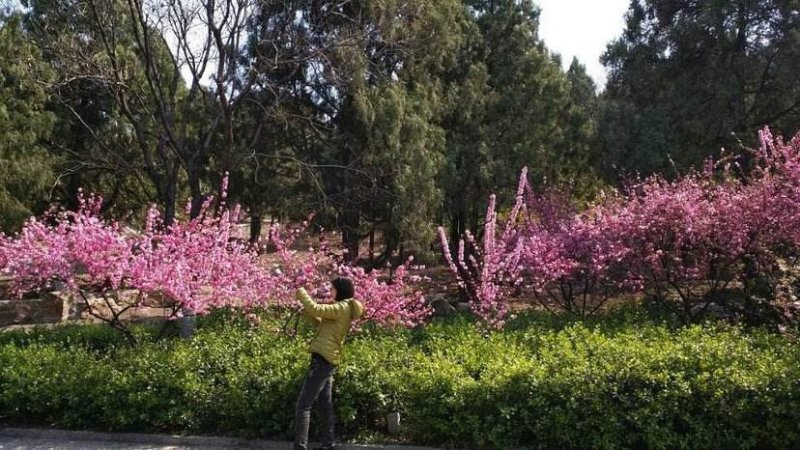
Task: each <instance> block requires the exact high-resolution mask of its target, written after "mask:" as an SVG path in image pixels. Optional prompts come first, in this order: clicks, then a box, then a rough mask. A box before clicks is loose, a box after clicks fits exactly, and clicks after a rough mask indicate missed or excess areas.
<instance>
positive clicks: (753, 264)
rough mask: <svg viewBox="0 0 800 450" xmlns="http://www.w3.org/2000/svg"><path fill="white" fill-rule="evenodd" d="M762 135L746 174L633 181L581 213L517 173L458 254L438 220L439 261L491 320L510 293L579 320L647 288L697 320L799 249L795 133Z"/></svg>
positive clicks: (709, 169)
mask: <svg viewBox="0 0 800 450" xmlns="http://www.w3.org/2000/svg"><path fill="white" fill-rule="evenodd" d="M761 141H762V144H761V148H760V149H759V150H758V151H756V152H755V154H754V163H753V166H752V168H750V169H749V170H744V169H742V168H741V167H739V166H738V165H736V164H731V163H730V162H729V160H727V159H723V160H721V161H720V162H719V163H716V164H714V163H713V162H711V161H709V163H708V164H707V165H706V166H705V168H704V170H703V171H702V172H691V173H689V174H688V175H686V176H684V177H681V178H679V179H677V180H675V181H667V180H665V179H663V178H662V177H658V176H654V177H651V178H649V179H646V180H644V181H638V182H635V183H633V184H632V185H630V186H629V187H628V188H627V189H626V191H625V192H624V193H622V194H614V195H611V196H609V197H607V198H603V199H601V201H600V202H598V203H597V204H596V205H593V206H590V207H588V208H587V209H586V210H584V211H582V212H576V211H575V209H574V208H571V206H570V202H569V200H568V199H567V198H565V197H564V196H559V195H556V194H554V193H553V192H548V193H544V194H535V193H533V192H532V190H531V189H530V186H529V185H528V182H527V179H526V178H527V177H526V170H525V169H523V171H522V175H521V177H520V182H519V187H518V190H517V195H516V201H515V203H514V205H513V207H512V208H511V212H510V213H509V214H508V217H507V219H506V220H505V221H504V222H503V223H502V224H497V213H496V212H495V209H496V203H495V198H494V196H492V197H491V198H490V201H489V207H488V210H487V214H486V222H485V225H484V229H483V233H482V235H481V242H480V243H477V242H476V239H475V238H474V237H473V236H472V235H471V234H470V233H467V234H466V235H465V237H464V238H463V239H462V240H461V241H460V244H459V247H458V254H457V257H456V258H453V256H452V255H451V252H450V249H449V247H448V245H447V237H446V236H445V235H444V231H443V229H441V228H440V230H439V233H440V238H441V242H442V247H443V251H444V255H445V259H446V260H447V262H448V265H449V267H450V268H451V270H452V272H453V273H454V274H455V275H456V277H457V279H458V282H459V286H460V287H461V288H462V291H464V293H465V295H467V297H468V298H469V299H470V302H471V303H472V305H473V309H474V311H475V312H476V313H478V314H479V315H480V316H481V317H483V318H485V319H487V320H488V321H489V322H491V323H495V324H498V325H502V321H501V319H500V318H501V317H502V316H503V315H504V314H505V312H506V309H507V304H508V301H509V299H510V298H511V296H512V294H514V295H516V296H518V297H521V298H523V299H524V298H535V299H537V300H538V301H539V302H540V303H541V304H542V305H544V306H545V307H548V308H551V307H553V306H556V307H559V308H561V309H564V310H566V311H570V312H573V313H577V314H579V315H582V316H585V315H588V314H591V313H593V312H594V311H596V310H597V309H598V308H600V307H601V306H602V305H603V304H605V302H606V301H607V300H609V299H610V298H612V297H615V296H620V295H623V294H637V293H642V292H646V293H648V294H650V295H651V296H652V297H654V298H657V299H660V300H662V301H664V302H665V304H669V305H673V304H677V305H678V306H680V308H679V310H678V312H679V313H680V315H681V316H682V317H684V318H685V319H687V320H693V319H695V318H697V317H700V316H702V315H703V314H704V313H705V312H706V311H707V309H708V308H709V306H710V305H711V304H712V302H722V300H721V294H722V293H723V292H726V291H730V290H732V289H733V290H738V291H740V292H743V293H744V294H745V295H744V296H745V297H746V298H750V297H752V295H753V294H754V293H755V291H754V290H753V289H752V287H753V286H754V285H755V283H754V280H756V279H759V280H764V279H767V280H769V279H771V278H770V277H771V274H772V272H774V271H775V270H776V267H779V266H781V265H784V266H785V262H786V261H787V260H788V259H789V258H788V256H790V255H795V254H796V253H797V250H798V244H800V135H798V136H797V137H795V138H794V139H792V140H791V141H790V142H788V143H784V142H783V141H782V140H781V139H780V138H777V139H776V138H773V137H772V136H771V134H770V133H769V130H768V129H765V130H764V131H762V133H761ZM793 260H796V258H793ZM676 300H677V302H676Z"/></svg>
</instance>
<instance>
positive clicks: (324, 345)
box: [294, 277, 364, 450]
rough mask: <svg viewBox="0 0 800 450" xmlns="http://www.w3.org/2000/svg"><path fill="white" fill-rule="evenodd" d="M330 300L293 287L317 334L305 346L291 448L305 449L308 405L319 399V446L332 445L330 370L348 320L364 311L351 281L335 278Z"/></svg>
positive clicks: (338, 359)
mask: <svg viewBox="0 0 800 450" xmlns="http://www.w3.org/2000/svg"><path fill="white" fill-rule="evenodd" d="M331 284H332V285H333V298H334V303H331V304H319V303H316V302H315V301H314V300H312V299H311V296H309V295H308V292H306V290H305V289H303V288H300V289H298V290H297V294H296V297H297V300H299V301H300V303H302V305H303V312H304V314H305V315H306V316H308V317H309V318H310V319H311V320H312V322H314V324H315V325H316V327H317V335H316V337H314V340H313V341H311V344H310V345H309V349H308V350H309V352H311V365H310V366H309V368H308V374H307V375H306V379H305V381H304V382H303V388H302V389H301V390H300V395H299V396H298V398H297V409H296V422H295V427H296V429H295V440H294V448H295V450H306V447H307V446H308V425H309V422H310V420H311V407H312V406H313V404H314V402H315V401H316V400H317V398H319V410H320V413H321V414H322V418H323V421H324V426H323V428H322V447H321V448H320V449H319V450H328V449H332V448H333V435H334V428H335V421H336V419H335V416H334V413H333V372H334V369H335V368H336V366H337V365H338V364H339V363H340V362H341V360H342V342H343V341H344V337H345V336H346V335H347V332H348V331H350V326H351V324H352V322H353V321H354V320H356V319H358V318H359V317H361V315H362V314H363V313H364V307H363V306H362V305H361V302H359V301H358V300H356V299H354V298H353V296H354V295H355V292H354V288H353V281H352V280H350V279H349V278H345V277H339V278H336V279H335V280H333V281H332V282H331Z"/></svg>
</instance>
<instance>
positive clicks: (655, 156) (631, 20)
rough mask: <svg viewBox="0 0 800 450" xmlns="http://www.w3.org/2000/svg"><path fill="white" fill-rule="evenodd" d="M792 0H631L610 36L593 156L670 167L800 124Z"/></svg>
mask: <svg viewBox="0 0 800 450" xmlns="http://www.w3.org/2000/svg"><path fill="white" fill-rule="evenodd" d="M799 7H800V2H798V1H797V0H768V1H758V2H752V1H749V2H745V1H735V2H733V1H715V0H711V1H675V0H634V1H632V2H631V6H630V8H629V10H628V14H627V16H626V18H627V23H626V29H625V31H624V32H623V34H622V35H621V36H620V37H619V38H618V39H617V40H615V41H614V42H612V43H611V44H609V46H608V50H607V51H606V53H605V55H604V56H603V62H604V64H605V65H606V67H607V68H608V69H609V70H610V76H609V80H608V85H607V88H606V92H605V94H604V98H603V100H604V101H603V111H602V114H601V121H600V144H599V146H598V147H597V151H598V152H599V153H598V155H597V156H598V162H599V163H600V164H601V165H602V166H603V169H604V170H605V171H606V173H608V174H609V175H612V176H615V175H617V174H618V173H619V172H622V171H625V172H630V171H641V172H643V173H648V174H649V173H652V172H658V171H662V172H664V171H666V172H670V173H672V167H671V162H670V158H671V159H672V160H673V161H674V163H675V164H676V165H677V167H678V169H679V170H685V169H686V168H688V167H690V166H692V165H699V164H700V163H701V162H702V160H703V159H704V158H705V157H707V156H708V155H710V154H715V155H716V154H717V152H719V149H720V148H721V147H726V148H728V149H730V150H738V148H739V145H740V140H741V143H744V144H745V145H754V144H756V141H755V138H756V131H757V130H758V129H760V128H761V127H763V126H764V125H769V126H771V127H773V129H774V130H775V131H777V132H780V133H782V134H784V135H786V136H791V135H794V134H795V133H796V132H797V130H798V128H800V75H798V73H800V72H798V67H799V66H798V61H800V53H798V52H800V45H798V44H800V41H799V39H800V16H798V13H797V11H798V8H799Z"/></svg>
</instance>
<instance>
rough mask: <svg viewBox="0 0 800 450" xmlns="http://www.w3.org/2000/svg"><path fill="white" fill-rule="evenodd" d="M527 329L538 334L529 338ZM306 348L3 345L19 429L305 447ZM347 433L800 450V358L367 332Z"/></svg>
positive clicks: (253, 342) (345, 408)
mask: <svg viewBox="0 0 800 450" xmlns="http://www.w3.org/2000/svg"><path fill="white" fill-rule="evenodd" d="M521 324H523V325H521ZM307 364H308V356H307V354H306V353H305V352H304V345H303V343H302V339H300V340H298V341H292V340H289V339H287V338H285V337H281V336H275V335H273V334H269V333H267V332H263V331H259V330H256V329H248V328H246V327H244V326H231V325H229V326H213V327H206V328H201V329H200V331H199V332H198V335H197V336H196V337H195V338H194V339H192V340H191V341H181V340H178V339H170V340H167V341H164V342H152V341H147V340H145V342H144V343H142V344H140V345H139V346H137V347H135V348H130V347H128V346H126V345H124V342H123V341H122V340H121V339H119V338H118V336H116V335H114V334H109V333H107V332H105V330H98V329H97V328H95V327H81V328H77V327H71V328H66V329H62V330H55V331H49V332H42V331H38V332H36V333H34V334H24V333H19V332H14V333H8V332H7V333H0V421H2V422H4V423H6V424H28V425H34V424H35V425H53V426H57V427H68V428H91V429H101V430H103V429H104V430H125V431H143V432H159V431H168V432H186V433H212V434H225V435H240V436H247V437H256V436H258V437H270V438H291V434H292V427H293V410H294V401H295V398H296V395H297V392H298V390H299V387H300V383H301V382H302V377H303V375H304V371H305V369H306V367H307ZM335 397H336V407H337V412H338V416H339V432H340V434H342V435H344V436H345V437H347V438H350V439H359V440H364V439H381V437H380V436H381V433H382V430H383V428H384V425H383V418H384V417H385V414H386V413H387V412H390V411H396V410H397V411H400V412H401V414H402V417H403V420H404V424H405V431H404V436H403V438H404V439H406V440H409V441H412V442H414V443H419V444H433V445H446V446H456V447H461V448H465V447H466V448H537V447H540V448H554V447H559V448H619V447H635V448H756V447H758V448H793V447H794V448H797V447H798V445H800V439H799V438H798V436H800V351H799V350H798V348H797V346H796V344H794V343H792V342H790V341H789V340H787V339H785V338H783V337H780V336H776V335H771V334H768V333H766V332H761V331H757V330H756V331H743V330H742V329H739V328H732V327H727V326H723V325H713V324H708V325H702V326H693V327H690V328H679V327H678V328H676V327H670V326H668V325H657V324H648V325H635V324H634V323H622V324H620V323H618V322H614V325H613V326H603V324H600V325H598V326H589V325H581V324H569V323H558V324H555V323H554V322H553V321H552V320H547V319H545V320H541V321H537V320H531V319H527V320H525V321H520V322H519V323H518V324H517V325H516V326H514V325H513V324H512V326H511V327H509V329H508V330H506V331H505V332H497V333H490V334H488V335H487V334H485V333H482V332H481V331H480V330H478V329H476V328H475V327H474V326H473V325H472V324H471V323H469V322H468V321H466V320H454V321H450V322H448V323H439V324H434V325H430V326H428V327H426V328H425V329H423V330H416V331H403V332H397V333H385V332H368V333H365V334H364V335H362V336H360V337H358V338H355V339H354V340H352V341H351V342H349V343H348V346H347V362H346V364H344V365H343V366H342V367H341V368H340V370H339V372H338V375H337V378H336V385H335Z"/></svg>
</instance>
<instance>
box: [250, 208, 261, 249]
mask: <svg viewBox="0 0 800 450" xmlns="http://www.w3.org/2000/svg"><path fill="white" fill-rule="evenodd" d="M260 238H261V216H260V215H258V214H251V215H250V243H251V244H257V243H258V241H259V239H260Z"/></svg>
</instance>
